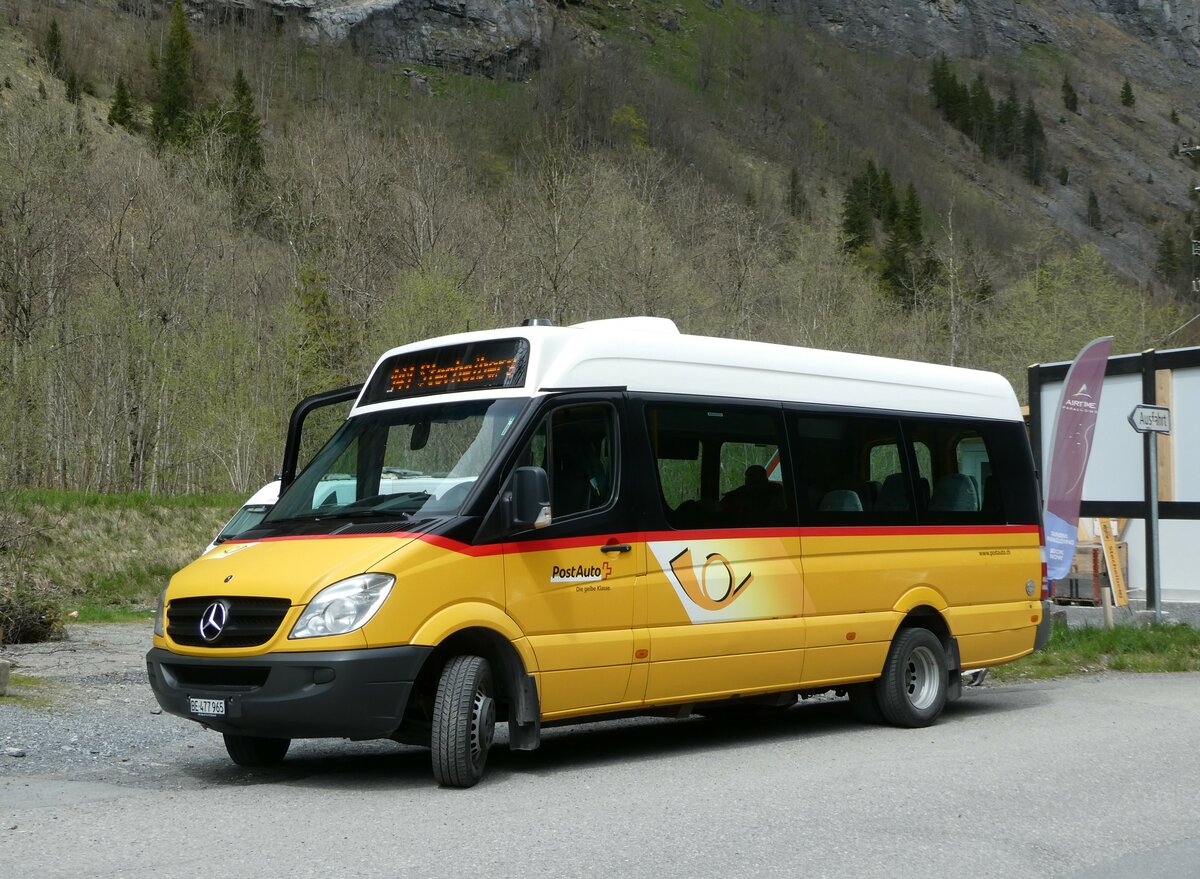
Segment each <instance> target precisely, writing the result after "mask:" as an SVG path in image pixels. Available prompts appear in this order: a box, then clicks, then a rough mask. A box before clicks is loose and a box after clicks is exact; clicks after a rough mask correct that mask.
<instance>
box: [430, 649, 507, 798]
mask: <svg viewBox="0 0 1200 879" xmlns="http://www.w3.org/2000/svg"><path fill="white" fill-rule="evenodd" d="M495 734H496V700H495V696H494V691H493V688H492V669H491V666H489V665H488V661H487V660H486V659H484V658H483V657H482V656H456V657H454V658H453V659H451V660H450V661H449V662H448V663H446V667H445V668H443V669H442V676H441V678H440V679H439V680H438V688H437V696H436V697H435V698H434V701H433V733H432V736H431V740H430V748H431V750H432V751H433V777H434V778H436V779H437V782H438V784H440V785H441V786H442V787H471V786H472V785H474V784H475V783H476V782H478V781H479V779H481V778H482V777H483V769H484V766H485V765H486V764H487V755H488V749H489V748H491V746H492V739H493V738H494V737H495Z"/></svg>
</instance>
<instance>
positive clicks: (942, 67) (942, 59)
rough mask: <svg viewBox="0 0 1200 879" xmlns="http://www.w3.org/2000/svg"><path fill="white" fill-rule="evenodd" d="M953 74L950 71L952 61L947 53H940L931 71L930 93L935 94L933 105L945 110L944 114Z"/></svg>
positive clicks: (934, 60)
mask: <svg viewBox="0 0 1200 879" xmlns="http://www.w3.org/2000/svg"><path fill="white" fill-rule="evenodd" d="M953 75H954V74H952V73H951V72H950V62H949V60H947V58H946V56H945V55H938V56H937V57H936V58H934V59H933V64H932V66H931V69H930V71H929V94H931V95H933V106H934V107H935V108H936V109H938V110H941V111H943V115H944V113H945V109H946V98H947V97H948V96H949V93H950V90H949V84H950V79H951V77H953Z"/></svg>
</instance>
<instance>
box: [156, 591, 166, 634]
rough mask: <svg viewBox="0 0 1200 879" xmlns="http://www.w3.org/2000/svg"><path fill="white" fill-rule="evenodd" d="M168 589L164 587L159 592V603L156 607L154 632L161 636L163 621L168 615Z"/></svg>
mask: <svg viewBox="0 0 1200 879" xmlns="http://www.w3.org/2000/svg"><path fill="white" fill-rule="evenodd" d="M166 608H167V590H166V589H164V590H163V591H162V592H160V593H158V604H157V605H155V607H154V634H155V635H156V636H158V637H159V638H161V637H162V636H163V623H164V621H165V620H166V616H167V611H166Z"/></svg>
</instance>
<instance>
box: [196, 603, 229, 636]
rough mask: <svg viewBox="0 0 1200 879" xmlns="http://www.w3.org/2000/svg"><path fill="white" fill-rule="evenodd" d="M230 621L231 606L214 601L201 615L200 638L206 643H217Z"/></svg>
mask: <svg viewBox="0 0 1200 879" xmlns="http://www.w3.org/2000/svg"><path fill="white" fill-rule="evenodd" d="M228 621H229V606H228V605H226V604H225V602H223V601H214V602H213V603H212V604H210V605H209V606H208V607H206V608H205V609H204V613H203V614H201V615H200V637H201V638H203V639H204V640H205V641H216V640H217V639H218V638H220V637H221V632H223V631H224V630H225V623H227V622H228Z"/></svg>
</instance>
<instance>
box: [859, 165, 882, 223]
mask: <svg viewBox="0 0 1200 879" xmlns="http://www.w3.org/2000/svg"><path fill="white" fill-rule="evenodd" d="M863 178H864V180H865V184H864V185H865V186H866V190H867V204H868V205H870V207H871V216H872V217H874V218H875V219H879V217H880V215H881V214H882V212H883V201H882V199H881V197H880V189H879V169H878V168H877V167H875V160H874V159H867V167H866V170H865V171H864V172H863Z"/></svg>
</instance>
